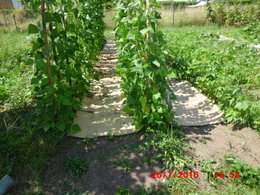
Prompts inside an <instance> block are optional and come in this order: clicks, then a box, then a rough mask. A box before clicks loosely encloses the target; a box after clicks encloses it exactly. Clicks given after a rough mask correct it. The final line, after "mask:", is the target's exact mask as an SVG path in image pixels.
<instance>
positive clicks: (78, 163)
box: [64, 156, 88, 176]
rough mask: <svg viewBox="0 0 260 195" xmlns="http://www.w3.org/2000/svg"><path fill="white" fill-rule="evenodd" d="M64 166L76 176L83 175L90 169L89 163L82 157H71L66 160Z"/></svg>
mask: <svg viewBox="0 0 260 195" xmlns="http://www.w3.org/2000/svg"><path fill="white" fill-rule="evenodd" d="M64 167H65V168H66V169H67V170H68V171H69V172H70V173H71V174H72V175H74V176H81V175H82V174H84V173H85V172H86V171H87V170H88V163H86V162H85V160H83V159H82V158H81V157H79V156H75V157H70V158H68V159H67V160H66V161H64Z"/></svg>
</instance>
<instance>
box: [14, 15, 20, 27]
mask: <svg viewBox="0 0 260 195" xmlns="http://www.w3.org/2000/svg"><path fill="white" fill-rule="evenodd" d="M13 18H14V24H15V28H16V30H19V28H18V26H17V23H16V18H15V15H13Z"/></svg>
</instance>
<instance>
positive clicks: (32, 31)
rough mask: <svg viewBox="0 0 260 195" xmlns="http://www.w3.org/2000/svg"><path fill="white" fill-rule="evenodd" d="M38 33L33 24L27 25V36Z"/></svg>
mask: <svg viewBox="0 0 260 195" xmlns="http://www.w3.org/2000/svg"><path fill="white" fill-rule="evenodd" d="M38 32H39V29H38V28H37V26H35V25H34V24H29V26H28V33H29V34H36V33H38Z"/></svg>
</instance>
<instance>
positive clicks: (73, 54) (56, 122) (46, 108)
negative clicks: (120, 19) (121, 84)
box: [28, 0, 104, 132]
mask: <svg viewBox="0 0 260 195" xmlns="http://www.w3.org/2000/svg"><path fill="white" fill-rule="evenodd" d="M41 2H42V1H33V2H30V3H29V6H30V7H31V8H32V9H33V10H34V11H39V10H40V8H42V7H43V6H42V4H41ZM41 14H42V16H43V17H44V19H43V21H44V22H45V23H46V28H47V29H46V30H44V23H39V24H38V25H34V24H30V25H29V27H28V32H29V33H31V34H36V36H37V39H36V41H34V42H33V47H32V52H33V54H34V57H33V58H31V59H30V60H28V63H29V64H33V65H34V66H35V74H34V77H33V78H32V80H31V84H32V85H33V87H34V97H35V98H36V99H37V108H38V109H37V110H36V112H35V114H36V120H35V122H34V125H36V126H37V127H41V128H43V129H44V130H45V131H48V130H49V129H55V130H58V131H61V132H74V131H77V130H79V127H78V126H76V125H72V119H73V118H74V117H75V116H76V115H75V110H77V109H79V107H80V102H81V98H82V97H83V94H84V93H86V90H87V88H86V86H89V84H90V82H91V79H93V78H96V77H97V75H96V72H95V71H94V69H93V66H92V64H93V63H94V62H95V61H96V60H97V58H96V56H97V55H98V54H99V51H100V49H101V48H102V46H103V44H104V35H103V34H104V22H103V20H102V18H103V5H102V2H100V1H98V0H90V1H83V0H73V1H71V0H52V1H46V3H45V10H44V12H43V10H42V9H41ZM46 34H47V41H48V43H46V40H45V39H44V38H45V37H44V36H45V35H46ZM47 44H48V45H47ZM48 58H49V61H50V62H48Z"/></svg>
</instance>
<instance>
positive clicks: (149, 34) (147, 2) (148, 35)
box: [146, 0, 151, 42]
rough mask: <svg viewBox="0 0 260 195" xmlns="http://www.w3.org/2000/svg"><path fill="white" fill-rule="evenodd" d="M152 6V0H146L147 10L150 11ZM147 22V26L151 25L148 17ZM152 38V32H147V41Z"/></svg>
mask: <svg viewBox="0 0 260 195" xmlns="http://www.w3.org/2000/svg"><path fill="white" fill-rule="evenodd" d="M150 6H151V0H146V10H147V11H148V10H149V9H150ZM146 24H147V27H149V26H150V22H149V20H148V19H146ZM150 40H151V32H148V33H147V41H148V42H149V41H150Z"/></svg>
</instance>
